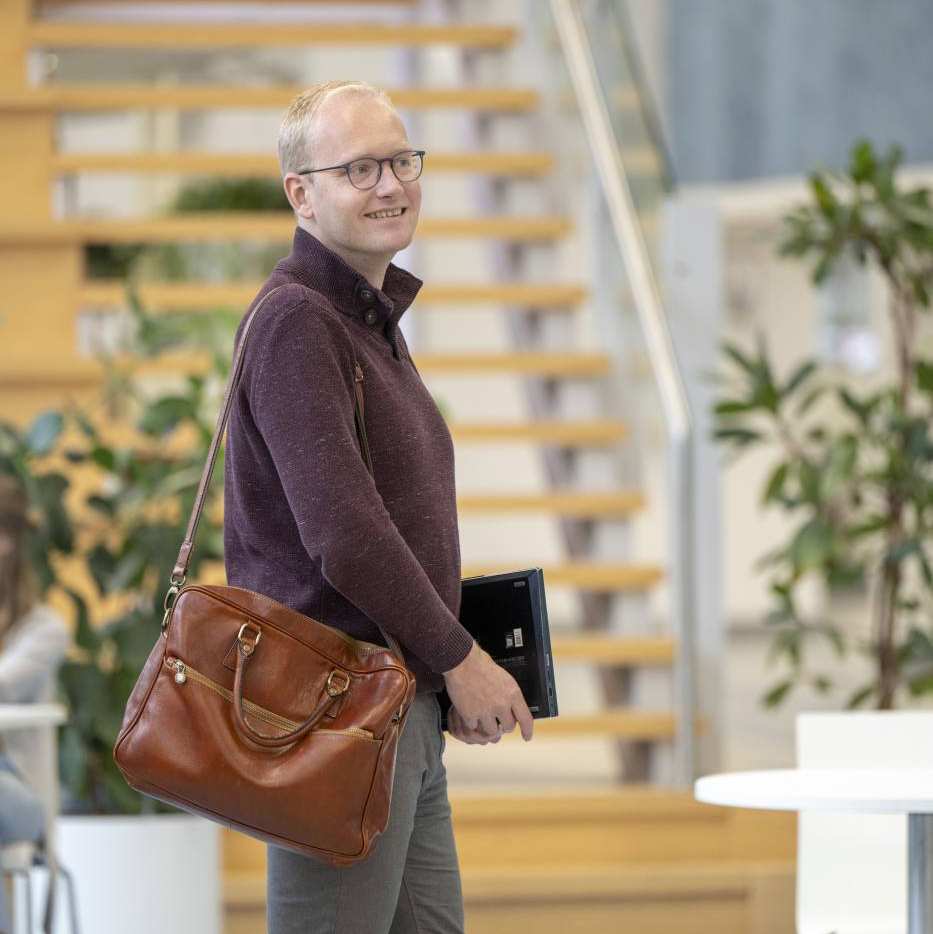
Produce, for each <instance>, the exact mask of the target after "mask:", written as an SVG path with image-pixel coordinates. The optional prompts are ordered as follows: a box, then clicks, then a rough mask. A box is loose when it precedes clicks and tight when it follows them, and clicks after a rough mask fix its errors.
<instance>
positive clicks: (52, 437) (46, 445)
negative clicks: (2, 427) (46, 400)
mask: <svg viewBox="0 0 933 934" xmlns="http://www.w3.org/2000/svg"><path fill="white" fill-rule="evenodd" d="M63 426H64V418H63V416H62V414H61V412H43V413H42V414H41V415H39V416H38V417H37V418H36V419H35V420H34V421H33V423H32V424H31V425H30V426H29V429H28V431H27V432H26V438H25V441H26V447H27V448H28V449H29V451H30V452H31V453H32V454H34V455H36V456H42V455H44V454H48V453H49V451H51V450H52V448H53V447H54V446H55V442H56V441H57V440H58V436H59V435H60V434H61V433H62V428H63Z"/></svg>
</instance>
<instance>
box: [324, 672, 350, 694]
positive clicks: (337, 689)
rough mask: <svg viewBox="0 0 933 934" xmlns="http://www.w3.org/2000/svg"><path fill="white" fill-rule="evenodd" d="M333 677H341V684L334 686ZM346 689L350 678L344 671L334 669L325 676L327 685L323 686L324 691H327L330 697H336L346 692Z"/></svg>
mask: <svg viewBox="0 0 933 934" xmlns="http://www.w3.org/2000/svg"><path fill="white" fill-rule="evenodd" d="M334 675H340V676H341V677H343V679H344V680H343V684H340V685H337V684H334ZM348 687H350V676H349V675H348V674H347V673H346V672H345V671H341V670H340V669H339V668H335V669H334V670H333V671H332V672H331V673H330V674H329V675H328V676H327V683H326V684H325V685H324V690H325V691H327V693H328V694H329V695H330V696H331V697H338V696H339V695H341V694H343V692H344V691H346V689H347V688H348Z"/></svg>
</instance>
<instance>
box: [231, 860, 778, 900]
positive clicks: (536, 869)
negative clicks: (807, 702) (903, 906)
mask: <svg viewBox="0 0 933 934" xmlns="http://www.w3.org/2000/svg"><path fill="white" fill-rule="evenodd" d="M768 873H779V874H780V875H782V876H785V877H786V878H788V879H789V881H790V882H791V883H793V879H794V873H795V861H794V860H793V859H782V860H739V859H736V860H730V861H728V862H726V861H716V862H702V861H689V862H688V861H684V862H681V863H672V862H661V863H657V864H647V865H645V864H643V865H636V866H625V867H619V866H606V865H603V864H601V863H598V862H596V863H593V864H591V865H586V864H581V865H574V866H567V867H560V866H529V867H520V866H511V867H509V869H508V870H507V871H504V870H502V869H501V868H495V869H465V868H461V879H462V882H463V895H464V901H465V903H466V904H467V905H469V904H470V903H471V902H473V901H480V900H482V901H486V900H491V901H516V900H520V901H526V900H530V901H534V902H537V901H541V900H543V901H548V902H554V901H563V900H565V899H567V898H568V897H573V898H575V899H576V898H600V897H613V896H616V897H624V898H626V899H633V898H634V899H641V898H643V899H645V900H651V901H656V900H657V899H659V898H683V897H685V896H691V895H692V896H694V897H699V898H702V897H707V898H708V897H710V896H712V895H714V894H726V893H729V892H733V893H734V894H736V895H741V893H742V892H743V891H744V889H745V887H746V885H747V883H748V879H749V876H753V875H756V874H768ZM223 900H224V904H225V905H226V906H227V907H228V908H248V907H253V906H256V905H265V903H266V876H265V873H264V872H262V873H260V872H227V873H225V874H224V882H223Z"/></svg>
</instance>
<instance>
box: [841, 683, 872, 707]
mask: <svg viewBox="0 0 933 934" xmlns="http://www.w3.org/2000/svg"><path fill="white" fill-rule="evenodd" d="M874 693H875V685H874V684H866V685H865V686H864V687H862V688H859V689H858V690H857V691H855V692H853V693H852V694H851V695H850V696H849V699H848V700H847V701H846V709H847V710H855V709H856V708H857V707H861V705H862V704H864V703H865V701H867V700H868V699H869V698H870V697H871V696H872V695H873V694H874Z"/></svg>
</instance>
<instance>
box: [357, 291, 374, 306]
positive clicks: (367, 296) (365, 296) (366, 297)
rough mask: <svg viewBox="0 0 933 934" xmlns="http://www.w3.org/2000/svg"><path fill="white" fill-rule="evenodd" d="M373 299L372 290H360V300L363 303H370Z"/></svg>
mask: <svg viewBox="0 0 933 934" xmlns="http://www.w3.org/2000/svg"><path fill="white" fill-rule="evenodd" d="M375 297H376V296H375V295H374V294H373V290H372V289H360V298H361V299H362V300H363V301H364V302H367V303H368V302H371V301H372V300H373V299H374V298H375Z"/></svg>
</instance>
